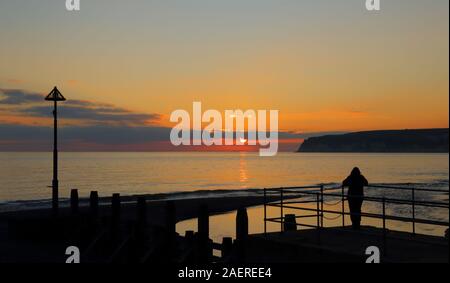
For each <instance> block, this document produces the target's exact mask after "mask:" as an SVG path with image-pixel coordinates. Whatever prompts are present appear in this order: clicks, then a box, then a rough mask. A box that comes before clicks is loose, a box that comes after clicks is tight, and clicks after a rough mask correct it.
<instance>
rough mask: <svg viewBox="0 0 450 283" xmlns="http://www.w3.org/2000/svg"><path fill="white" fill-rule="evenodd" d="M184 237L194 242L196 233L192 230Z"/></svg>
mask: <svg viewBox="0 0 450 283" xmlns="http://www.w3.org/2000/svg"><path fill="white" fill-rule="evenodd" d="M184 237H185V238H186V240H188V241H189V242H191V241H192V240H194V231H192V230H188V231H186V233H185V235H184Z"/></svg>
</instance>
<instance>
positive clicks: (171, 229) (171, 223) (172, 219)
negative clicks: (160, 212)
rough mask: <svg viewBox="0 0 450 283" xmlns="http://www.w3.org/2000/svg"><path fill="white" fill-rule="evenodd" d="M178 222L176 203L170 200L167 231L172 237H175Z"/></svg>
mask: <svg viewBox="0 0 450 283" xmlns="http://www.w3.org/2000/svg"><path fill="white" fill-rule="evenodd" d="M176 221H177V219H176V209H175V203H174V202H173V201H172V200H169V201H167V202H166V229H167V233H168V235H169V236H170V237H173V236H175V233H176Z"/></svg>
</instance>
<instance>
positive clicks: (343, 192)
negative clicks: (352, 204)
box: [341, 186, 345, 227]
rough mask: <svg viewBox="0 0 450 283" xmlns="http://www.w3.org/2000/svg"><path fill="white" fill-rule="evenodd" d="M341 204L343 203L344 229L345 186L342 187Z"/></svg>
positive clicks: (343, 223) (343, 218)
mask: <svg viewBox="0 0 450 283" xmlns="http://www.w3.org/2000/svg"><path fill="white" fill-rule="evenodd" d="M341 203H342V227H345V189H344V186H342V195H341Z"/></svg>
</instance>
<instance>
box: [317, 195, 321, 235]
mask: <svg viewBox="0 0 450 283" xmlns="http://www.w3.org/2000/svg"><path fill="white" fill-rule="evenodd" d="M316 200H317V208H316V210H317V229H319V228H320V206H319V204H320V195H319V194H316Z"/></svg>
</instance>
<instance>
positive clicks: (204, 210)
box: [198, 204, 209, 240]
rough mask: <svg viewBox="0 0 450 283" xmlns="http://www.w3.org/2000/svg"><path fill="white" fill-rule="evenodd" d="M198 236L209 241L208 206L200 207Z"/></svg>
mask: <svg viewBox="0 0 450 283" xmlns="http://www.w3.org/2000/svg"><path fill="white" fill-rule="evenodd" d="M198 235H199V237H200V238H202V240H207V239H209V213H208V206H207V205H206V204H202V205H200V209H199V213H198Z"/></svg>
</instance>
